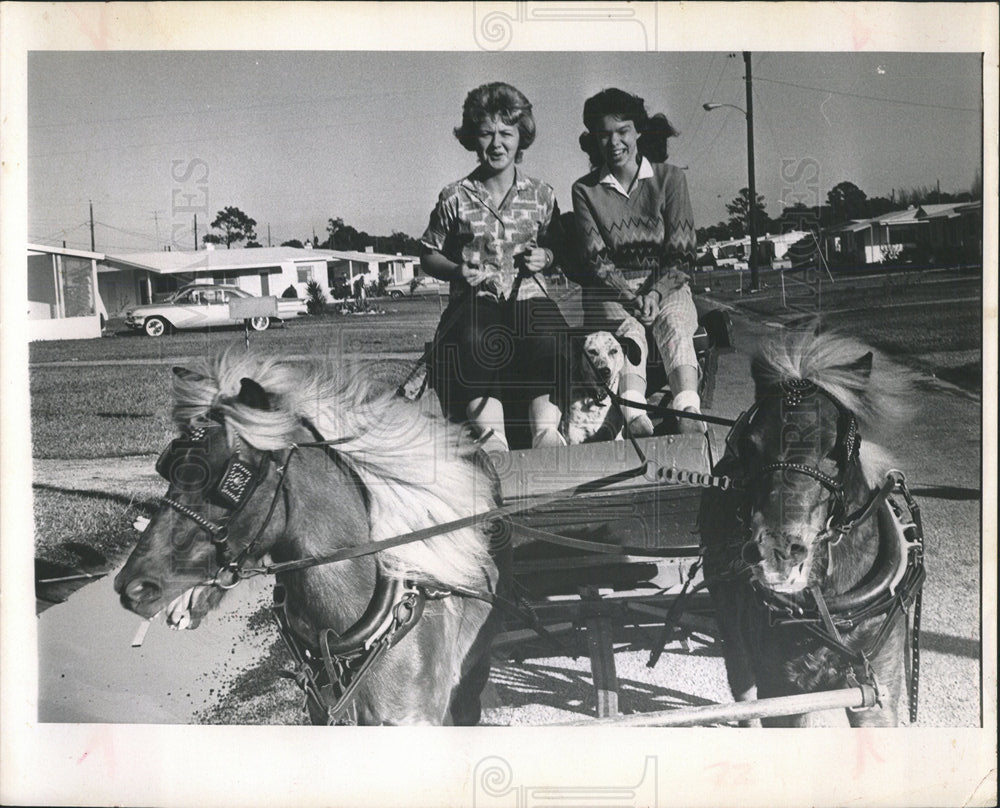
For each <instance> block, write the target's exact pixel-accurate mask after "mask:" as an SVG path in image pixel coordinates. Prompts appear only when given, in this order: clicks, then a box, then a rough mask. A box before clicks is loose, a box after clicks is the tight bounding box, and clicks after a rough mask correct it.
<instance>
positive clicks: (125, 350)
mask: <svg viewBox="0 0 1000 808" xmlns="http://www.w3.org/2000/svg"><path fill="white" fill-rule="evenodd" d="M378 305H379V307H380V308H381V309H382V310H383V311H384V312H385V314H375V315H360V314H359V315H352V314H343V315H342V314H336V313H333V312H330V313H327V314H325V315H322V316H320V317H300V318H298V319H296V320H293V321H290V322H288V323H285V324H284V325H276V326H272V327H271V328H270V329H268V330H267V331H264V332H260V333H254V332H252V333H251V335H250V341H251V344H252V345H253V347H254V348H255V349H257V350H261V351H267V352H272V351H273V352H275V353H290V354H300V355H301V354H308V355H312V356H340V355H342V354H344V353H359V352H361V353H399V352H407V351H417V350H420V349H422V347H423V344H424V342H426V341H427V340H429V339H430V338H431V337H432V336H433V334H434V328H435V326H436V325H437V321H438V319H439V318H440V316H441V310H442V309H443V306H444V301H443V300H440V299H439V298H416V299H413V300H400V301H395V300H393V301H389V300H386V301H380V302H379V303H378ZM109 330H111V331H112V332H113V334H114V335H113V336H106V337H103V338H102V339H99V340H92V339H88V340H58V341H52V342H33V343H31V345H30V346H29V349H28V350H29V353H28V357H29V362H31V363H41V362H72V361H80V362H83V361H108V360H114V361H120V360H126V359H143V360H152V361H162V362H169V361H171V360H174V359H183V358H185V357H189V356H199V355H203V354H205V353H209V352H212V351H215V350H217V349H219V348H221V347H224V346H226V345H230V344H235V345H242V344H243V339H244V333H243V329H242V328H235V327H234V328H224V329H215V330H212V331H204V330H203V331H179V332H176V333H174V334H170V335H167V336H163V337H157V338H153V337H147V336H146V335H145V334H142V333H139V332H135V331H130V330H129V329H128V328H127V327H125V326H124V325H121V324H120V323H118V324H116V322H115V321H112V322H111V326H110V329H109Z"/></svg>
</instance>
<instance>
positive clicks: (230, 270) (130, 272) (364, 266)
mask: <svg viewBox="0 0 1000 808" xmlns="http://www.w3.org/2000/svg"><path fill="white" fill-rule="evenodd" d="M103 259H104V260H103V261H102V262H101V265H100V266H99V267H98V284H99V289H100V294H101V297H102V298H103V299H104V303H105V305H106V306H107V310H108V312H109V313H110V315H111V316H118V315H121V314H122V313H124V311H125V310H126V309H127V308H128V307H130V306H134V305H137V304H139V303H148V302H150V301H152V300H155V299H156V298H157V297H158V296H161V295H163V294H166V293H169V292H172V291H174V290H175V289H177V288H179V287H180V286H182V285H184V284H186V283H226V284H232V285H234V286H238V287H239V288H241V289H244V290H246V291H247V292H250V294H253V295H275V296H277V297H280V296H281V295H282V294H283V293H284V292H285V291H286V290H287V289H288V288H289V287H290V286H291V287H293V288H294V289H295V292H296V294H297V295H298V297H300V298H304V297H306V294H307V292H306V287H307V285H308V284H309V282H310V281H316V282H317V283H319V285H320V286H321V287H322V289H323V292H324V294H327V295H330V293H331V289H332V288H333V287H334V285H335V284H336V283H346V284H348V286H350V285H352V284H353V283H354V280H355V279H356V278H357V277H358V276H359V275H362V276H364V277H365V278H366V282H375V281H378V280H379V278H380V277H387V278H390V279H391V280H396V279H402V280H404V281H405V280H409V279H410V278H412V277H413V272H414V270H413V267H414V264H415V262H416V261H417V259H416V258H414V257H412V256H403V255H385V254H381V253H376V252H374V251H368V252H350V251H338V250H320V249H308V248H298V247H251V248H247V247H243V248H239V249H234V250H224V249H205V250H197V251H195V250H170V251H160V252H146V253H108V254H106V255H105V256H104V257H103ZM341 279H342V280H341Z"/></svg>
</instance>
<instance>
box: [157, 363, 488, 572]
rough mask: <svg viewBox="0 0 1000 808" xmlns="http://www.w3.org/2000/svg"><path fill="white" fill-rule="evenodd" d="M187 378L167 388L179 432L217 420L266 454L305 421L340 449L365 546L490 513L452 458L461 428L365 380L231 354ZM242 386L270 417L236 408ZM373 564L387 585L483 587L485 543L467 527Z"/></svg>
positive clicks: (463, 466)
mask: <svg viewBox="0 0 1000 808" xmlns="http://www.w3.org/2000/svg"><path fill="white" fill-rule="evenodd" d="M189 371H190V372H189V373H186V374H179V375H176V376H175V379H174V385H173V388H174V389H173V392H174V409H173V417H174V421H175V423H177V424H178V425H179V426H185V425H188V424H191V423H196V422H197V421H199V420H202V419H204V418H205V417H206V416H207V415H208V413H209V411H210V410H217V411H219V412H221V413H222V415H223V416H224V417H225V420H226V424H227V426H228V427H229V428H230V429H231V430H233V431H234V432H235V433H236V434H237V435H239V437H240V438H241V439H243V440H245V441H246V442H247V443H249V444H250V445H251V446H253V447H255V448H257V449H260V450H264V451H268V450H277V449H282V448H286V447H288V446H289V445H290V444H291V443H292V442H293V439H294V436H295V435H296V434H297V433H300V432H299V431H300V430H301V426H302V419H307V420H308V421H309V422H311V423H312V424H313V425H314V426H315V427H316V428H317V429H318V430H319V432H320V434H321V435H322V436H323V439H324V440H334V439H341V440H344V442H343V443H340V444H338V445H336V446H335V447H333V448H334V451H336V452H337V453H338V454H339V455H341V456H342V457H343V458H344V459H345V460H346V461H347V463H348V464H349V465H350V466H351V468H352V469H353V470H354V472H355V473H356V474H357V475H358V477H359V478H360V479H361V480H362V482H363V483H364V485H365V488H366V492H367V497H368V504H369V516H368V518H369V525H370V539H371V541H377V540H379V539H386V538H390V537H392V536H396V535H399V534H402V533H408V532H411V531H414V530H419V529H421V528H426V527H432V526H434V525H437V524H441V523H444V522H450V521H453V520H455V519H460V518H463V517H466V516H471V515H473V514H476V513H483V512H485V511H488V510H489V509H490V508H491V507H493V505H494V503H493V499H492V490H491V487H490V484H489V482H488V481H487V480H486V479H485V478H480V476H479V475H477V474H476V473H475V468H474V466H473V465H472V463H471V462H470V454H471V451H472V450H471V447H468V446H467V445H466V447H465V448H459V446H460V443H461V442H460V440H459V433H460V429H459V427H457V426H455V425H453V424H451V423H449V422H448V421H447V420H445V419H444V418H443V417H442V416H440V415H437V414H436V413H435V414H431V413H428V412H425V411H423V410H422V409H421V408H420V407H419V406H418V405H415V404H413V403H411V402H408V401H406V400H404V399H401V398H399V397H397V396H395V395H393V393H392V392H387V393H375V392H373V385H372V381H371V380H370V379H369V378H368V377H367V376H366V375H365V374H363V373H347V372H346V371H345V372H339V370H338V369H336V368H332V367H330V366H327V365H324V364H320V363H315V362H313V363H299V362H295V363H293V362H291V361H288V360H284V361H283V360H281V359H280V358H277V357H273V356H261V355H255V354H253V353H240V352H237V351H235V350H227V351H225V352H223V353H222V354H219V355H216V356H214V357H209V358H206V359H200V360H198V361H197V362H196V363H193V364H192V365H191V366H190V367H189ZM243 378H250V379H253V380H254V381H256V382H257V383H258V384H260V386H261V387H262V388H263V389H264V390H265V391H266V392H267V394H268V397H269V401H270V406H271V409H270V410H260V409H255V408H252V407H248V406H246V405H244V404H241V403H239V402H238V401H237V396H238V394H239V391H240V384H241V380H242V379H243ZM378 559H379V563H380V565H381V567H382V569H383V570H384V571H385V572H386V573H388V574H389V575H392V576H396V577H403V578H408V579H410V580H414V581H417V582H421V583H440V584H444V585H454V586H471V585H475V584H476V583H478V582H481V581H482V578H483V568H484V567H486V568H488V566H489V563H490V561H489V552H488V549H487V542H486V539H485V537H484V535H483V533H482V532H481V531H480V530H478V529H477V528H474V527H468V528H463V529H461V530H456V531H453V532H451V533H446V534H443V535H439V536H435V537H433V538H431V539H427V540H425V541H417V542H413V543H411V544H406V545H403V546H401V547H397V548H394V549H392V550H385V551H382V552H380V553H379V554H378Z"/></svg>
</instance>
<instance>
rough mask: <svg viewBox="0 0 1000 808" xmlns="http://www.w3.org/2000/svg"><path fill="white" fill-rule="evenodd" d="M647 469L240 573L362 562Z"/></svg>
mask: <svg viewBox="0 0 1000 808" xmlns="http://www.w3.org/2000/svg"><path fill="white" fill-rule="evenodd" d="M647 465H648V464H647V463H643V464H642V465H641V466H638V467H636V468H632V469H626V470H625V471H620V472H616V473H615V474H610V475H608V476H606V477H600V478H598V479H596V480H589V481H588V482H585V483H581V484H580V485H576V486H571V487H569V488H563V489H561V490H559V491H556V492H554V493H552V494H550V495H548V496H545V497H541V498H539V499H537V500H532V501H530V502H524V503H520V504H514V505H502V506H499V507H496V508H492V509H491V510H488V511H484V512H483V513H479V514H473V515H472V516H465V517H462V518H461V519H455V520H452V521H451V522H445V523H444V524H440V525H434V526H432V527H425V528H421V529H420V530H414V531H412V532H410V533H404V534H401V535H399V536H393V537H392V538H388V539H382V540H380V541H374V542H369V543H368V544H360V545H356V546H354V547H344V548H341V549H340V550H337V551H336V552H333V553H329V554H327V555H322V556H316V557H313V558H302V559H297V560H295V561H284V562H280V563H277V564H270V565H268V566H266V567H262V568H260V569H243V570H240V574H241V575H243V576H244V577H248V576H249V575H253V574H260V575H276V574H278V573H282V572H292V571H295V570H301V569H306V568H308V567H316V566H320V565H322V564H333V563H336V562H338V561H346V560H348V559H351V558H359V557H360V556H365V555H371V554H373V553H378V552H381V551H383V550H390V549H392V548H393V547H400V546H401V545H404V544H411V543H412V542H416V541H423V540H425V539H430V538H433V537H434V536H440V535H441V534H444V533H451V532H452V531H455V530H461V529H463V528H466V527H472V526H474V525H480V524H482V523H483V522H487V521H490V520H492V519H496V518H498V517H502V516H509V515H513V514H518V513H522V512H524V511H528V510H531V509H533V508H537V507H539V506H542V505H549V504H552V503H554V502H559V501H561V500H564V499H569V498H571V497H575V496H578V495H580V494H586V493H590V492H591V491H598V490H600V489H602V488H606V487H607V486H609V485H614V484H615V483H619V482H624V481H626V480H631V479H635V478H636V477H641V476H642V475H644V474H645V473H646V468H647ZM574 541H578V540H574Z"/></svg>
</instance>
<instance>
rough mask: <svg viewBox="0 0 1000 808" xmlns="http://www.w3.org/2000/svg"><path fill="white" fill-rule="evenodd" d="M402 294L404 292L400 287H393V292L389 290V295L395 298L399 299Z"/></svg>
mask: <svg viewBox="0 0 1000 808" xmlns="http://www.w3.org/2000/svg"><path fill="white" fill-rule="evenodd" d="M402 296H403V293H402V292H400V291H399V290H398V289H393V290H392V291H391V292H389V297H391V298H392V299H393V300H399V299H400V298H401V297H402Z"/></svg>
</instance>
